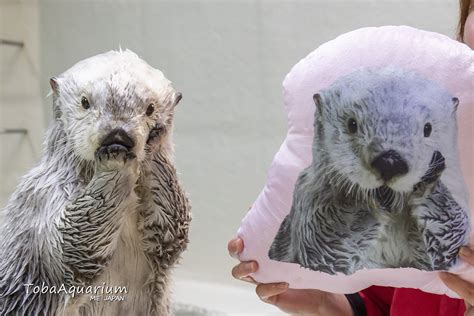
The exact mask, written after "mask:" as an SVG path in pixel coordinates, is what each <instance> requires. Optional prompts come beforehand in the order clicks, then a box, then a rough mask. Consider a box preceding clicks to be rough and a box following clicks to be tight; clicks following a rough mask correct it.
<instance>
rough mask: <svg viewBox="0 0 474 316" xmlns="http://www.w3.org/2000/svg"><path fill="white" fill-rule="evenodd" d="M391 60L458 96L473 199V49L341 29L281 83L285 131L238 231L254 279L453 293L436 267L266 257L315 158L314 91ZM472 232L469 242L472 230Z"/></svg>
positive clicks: (411, 35)
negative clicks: (348, 266) (329, 269)
mask: <svg viewBox="0 0 474 316" xmlns="http://www.w3.org/2000/svg"><path fill="white" fill-rule="evenodd" d="M389 65H390V66H395V67H400V68H403V69H406V70H412V71H415V72H417V73H419V74H421V75H423V76H424V77H426V78H428V79H430V80H433V81H436V82H438V83H439V84H440V85H441V86H443V87H445V88H446V89H447V90H448V91H449V92H450V93H451V94H452V95H453V96H456V97H458V98H459V100H460V105H459V108H458V112H457V115H458V116H457V117H458V124H459V125H458V141H459V148H460V162H461V169H462V172H463V174H464V178H465V181H466V184H467V188H468V190H469V192H470V199H469V204H470V205H473V202H474V200H473V199H474V192H473V191H474V164H473V163H472V162H473V161H474V140H473V139H474V112H473V111H474V51H472V50H470V49H469V48H468V47H467V46H466V45H464V44H461V43H458V42H456V41H454V40H452V39H450V38H448V37H446V36H444V35H440V34H436V33H430V32H426V31H421V30H417V29H414V28H411V27H406V26H385V27H380V28H363V29H359V30H356V31H353V32H349V33H346V34H343V35H341V36H339V37H338V38H336V39H334V40H332V41H330V42H328V43H325V44H323V45H321V46H320V47H319V48H318V49H316V50H315V51H314V52H312V53H311V54H309V55H308V56H307V57H306V58H304V59H302V60H301V61H300V62H298V63H297V64H296V65H295V66H294V67H293V68H292V69H291V71H290V73H289V74H288V75H287V76H286V78H285V80H284V82H283V97H284V104H285V110H286V112H287V115H288V134H287V137H286V139H285V140H284V142H283V144H282V145H281V147H280V150H279V151H278V152H277V153H276V155H275V158H274V160H273V162H272V164H271V166H270V169H269V172H268V178H267V182H266V185H265V187H264V188H263V190H262V192H261V193H260V195H259V196H258V198H257V200H256V201H255V203H254V205H253V207H252V208H251V210H250V211H249V212H248V214H247V215H246V217H245V218H244V219H243V221H242V225H241V227H240V229H239V231H238V236H239V237H241V238H242V239H243V240H244V244H245V249H244V252H243V253H242V254H241V256H240V260H243V261H246V260H256V261H257V262H258V264H259V271H258V272H257V273H255V274H254V275H253V277H254V278H255V280H257V281H258V282H263V283H269V282H281V281H285V282H288V283H289V284H290V287H291V288H312V289H321V290H324V291H329V292H334V293H353V292H357V291H359V290H362V289H364V288H366V287H368V286H371V285H381V286H394V287H409V288H419V289H421V290H423V291H426V292H431V293H437V294H447V295H449V296H451V297H457V295H456V294H455V293H454V292H452V291H450V290H449V289H448V288H447V287H446V286H444V284H443V283H442V282H441V281H440V279H439V278H438V276H437V272H426V271H421V270H417V269H413V268H398V269H388V268H387V269H363V270H359V271H357V272H356V273H354V274H352V275H349V276H346V275H344V274H337V275H329V274H326V273H322V272H317V271H313V270H309V269H305V268H302V267H300V266H299V264H295V263H284V262H279V261H274V260H270V259H269V257H268V251H269V248H270V246H271V244H272V242H273V240H274V238H275V235H276V234H277V231H278V229H279V227H280V224H281V222H282V221H283V219H284V218H285V216H286V215H287V214H288V213H289V211H290V208H291V205H292V200H293V190H294V187H295V182H296V179H297V177H298V175H299V174H300V172H301V171H302V170H303V169H304V168H306V167H307V166H309V165H310V164H311V161H312V152H311V147H312V141H313V137H314V132H313V120H314V111H315V105H314V102H313V95H314V94H315V93H316V92H318V91H319V90H321V89H325V88H327V87H329V86H330V85H331V84H332V83H333V82H334V81H335V80H337V79H338V78H340V77H341V76H344V75H347V74H349V73H351V72H353V71H354V70H355V69H357V68H360V67H369V68H380V67H385V66H389ZM460 181H462V179H460ZM471 219H472V216H471ZM471 227H472V220H471ZM472 231H473V230H472V229H471V232H472ZM470 239H471V243H472V241H473V235H472V233H471V238H470ZM451 272H453V273H457V274H460V275H462V276H463V277H464V278H466V279H468V280H471V281H474V269H472V268H471V267H470V266H468V265H467V264H466V263H463V262H461V263H460V264H458V265H456V266H455V267H453V268H452V269H451Z"/></svg>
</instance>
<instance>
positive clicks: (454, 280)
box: [439, 247, 474, 316]
mask: <svg viewBox="0 0 474 316" xmlns="http://www.w3.org/2000/svg"><path fill="white" fill-rule="evenodd" d="M459 256H460V257H461V259H463V260H464V261H465V262H467V263H469V264H470V265H472V266H474V250H472V249H470V248H468V247H462V248H461V250H460V251H459ZM439 277H440V278H441V280H442V281H443V282H444V284H446V286H447V287H448V288H450V289H451V290H453V291H454V292H455V293H456V294H458V295H459V296H460V297H461V298H462V299H463V300H464V303H465V304H466V312H465V314H464V315H465V316H474V307H473V305H474V283H471V282H469V281H466V280H464V279H462V278H461V277H459V276H458V275H455V274H452V273H449V272H440V273H439Z"/></svg>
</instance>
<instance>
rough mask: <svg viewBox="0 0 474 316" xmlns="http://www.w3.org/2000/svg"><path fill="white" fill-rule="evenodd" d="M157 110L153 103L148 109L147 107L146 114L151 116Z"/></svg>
mask: <svg viewBox="0 0 474 316" xmlns="http://www.w3.org/2000/svg"><path fill="white" fill-rule="evenodd" d="M153 112H155V106H154V105H153V104H150V105H149V106H148V107H147V109H146V115H147V116H150V115H152V114H153Z"/></svg>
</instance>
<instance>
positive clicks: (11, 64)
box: [0, 0, 46, 208]
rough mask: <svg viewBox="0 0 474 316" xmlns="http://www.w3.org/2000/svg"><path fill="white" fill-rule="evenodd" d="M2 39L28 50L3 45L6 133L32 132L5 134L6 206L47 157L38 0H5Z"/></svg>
mask: <svg viewBox="0 0 474 316" xmlns="http://www.w3.org/2000/svg"><path fill="white" fill-rule="evenodd" d="M0 39H8V40H19V41H23V42H24V43H25V46H24V47H23V48H18V47H15V46H6V45H0V132H1V130H2V129H5V128H27V129H28V134H27V135H26V136H25V135H21V134H1V133H0V208H1V207H3V206H4V205H5V203H6V201H7V198H8V197H9V196H10V194H11V193H12V192H13V190H14V188H15V186H16V184H17V183H18V180H19V178H20V177H21V176H22V175H23V174H24V173H25V172H26V171H27V170H28V169H29V168H30V167H31V166H32V164H33V163H34V162H35V161H36V160H37V159H38V157H39V155H40V154H41V142H42V134H43V132H44V119H43V117H44V108H43V98H44V96H45V95H46V94H44V95H43V94H42V92H41V90H40V85H39V83H40V80H42V78H43V77H42V74H41V73H40V69H39V68H40V65H39V53H40V52H39V45H38V44H39V43H38V40H39V33H38V7H37V3H36V1H29V2H22V1H14V0H2V1H0Z"/></svg>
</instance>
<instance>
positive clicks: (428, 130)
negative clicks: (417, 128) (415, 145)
mask: <svg viewBox="0 0 474 316" xmlns="http://www.w3.org/2000/svg"><path fill="white" fill-rule="evenodd" d="M423 134H424V135H425V137H430V135H431V124H430V123H426V124H425V127H424V128H423Z"/></svg>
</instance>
